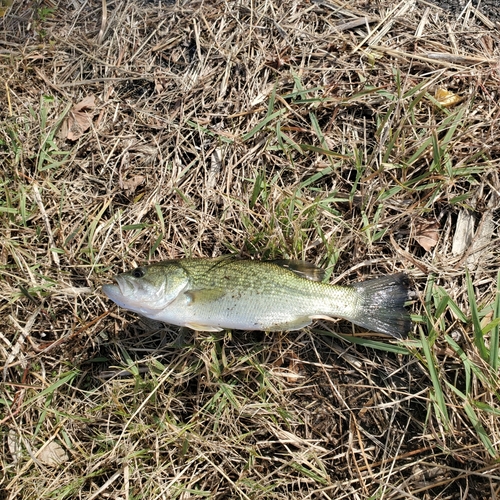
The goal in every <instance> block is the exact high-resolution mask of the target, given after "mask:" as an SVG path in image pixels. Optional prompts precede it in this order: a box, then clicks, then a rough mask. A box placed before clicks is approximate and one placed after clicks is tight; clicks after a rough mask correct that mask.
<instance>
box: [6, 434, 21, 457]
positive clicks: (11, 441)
mask: <svg viewBox="0 0 500 500" xmlns="http://www.w3.org/2000/svg"><path fill="white" fill-rule="evenodd" d="M7 444H8V446H9V451H10V454H11V456H12V463H14V464H17V462H19V460H20V459H21V458H22V451H21V440H20V437H19V434H18V433H17V432H16V431H15V430H14V429H10V430H9V433H8V434H7Z"/></svg>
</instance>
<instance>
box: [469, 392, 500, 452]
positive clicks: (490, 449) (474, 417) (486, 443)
mask: <svg viewBox="0 0 500 500" xmlns="http://www.w3.org/2000/svg"><path fill="white" fill-rule="evenodd" d="M464 410H465V413H467V416H468V417H469V420H470V421H471V423H472V425H473V426H474V429H475V431H476V432H477V434H478V436H479V439H480V440H481V441H482V443H483V444H484V447H485V448H486V449H487V450H488V453H489V454H490V455H491V456H492V457H494V458H496V457H497V455H498V454H497V452H496V450H495V448H494V447H493V443H492V442H491V440H490V438H489V436H488V434H487V433H486V430H485V429H484V427H483V425H482V424H481V422H480V421H479V418H478V417H477V415H476V412H475V411H474V408H473V407H472V405H471V404H470V403H469V401H466V403H465V404H464Z"/></svg>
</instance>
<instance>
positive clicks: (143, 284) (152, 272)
mask: <svg viewBox="0 0 500 500" xmlns="http://www.w3.org/2000/svg"><path fill="white" fill-rule="evenodd" d="M188 281H189V279H188V276H187V274H186V272H185V271H184V269H183V268H182V267H180V266H178V265H176V264H175V263H172V264H168V263H162V264H154V265H151V266H143V267H136V268H135V269H132V270H131V271H128V272H126V273H122V274H118V275H116V276H115V277H114V284H109V285H104V286H103V287H102V291H103V292H104V294H105V295H106V296H107V297H108V298H110V299H111V300H112V301H113V302H115V303H116V304H117V305H119V306H120V307H123V308H124V309H128V310H130V311H134V312H136V313H139V314H142V315H143V316H146V317H153V316H154V315H155V314H157V313H159V312H161V311H163V310H164V309H165V308H166V307H167V306H168V305H169V304H170V303H171V302H172V301H174V300H175V299H176V298H177V296H178V295H179V294H180V293H182V291H183V290H185V288H186V287H187V285H188Z"/></svg>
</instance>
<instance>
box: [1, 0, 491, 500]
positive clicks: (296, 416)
mask: <svg viewBox="0 0 500 500" xmlns="http://www.w3.org/2000/svg"><path fill="white" fill-rule="evenodd" d="M103 7H104V9H103ZM47 9H52V10H50V11H49V10H47ZM499 44H500V37H499V32H498V30H497V29H496V27H495V25H494V24H493V23H491V22H489V20H488V19H487V18H485V17H484V16H481V15H480V13H477V12H476V11H475V10H474V9H473V8H472V7H470V6H469V8H468V10H467V11H466V15H464V16H463V17H462V18H461V19H460V20H458V21H457V20H456V19H452V18H450V17H447V15H446V13H445V12H443V11H442V10H440V9H438V8H437V7H435V6H432V5H431V4H428V3H426V2H424V1H417V2H405V1H404V2H399V3H394V2H389V1H385V0H383V1H380V2H377V3H376V4H375V3H374V2H365V1H361V0H356V1H353V2H336V1H335V0H333V1H312V2H297V1H286V2H282V3H281V2H280V3H278V2H274V3H273V2H267V1H261V0H256V1H254V2H252V3H250V2H248V3H238V2H228V1H226V2H223V1H221V2H215V1H214V2H201V1H200V2H197V1H191V2H185V3H175V4H164V3H161V4H160V3H158V2H146V1H144V2H139V1H133V0H123V1H110V2H107V3H106V2H98V1H96V0H89V1H87V2H80V1H78V0H73V1H70V2H57V0H56V1H50V2H45V3H41V4H34V3H24V2H20V3H17V4H15V5H14V6H12V7H11V8H10V10H8V11H7V15H6V16H5V17H3V18H1V19H0V74H1V79H0V81H1V82H2V83H1V86H0V96H1V102H2V103H4V105H3V106H2V107H1V109H0V119H1V122H2V123H1V124H0V140H1V141H2V142H1V143H0V162H1V164H2V171H1V173H0V181H1V184H2V193H3V195H1V196H0V204H1V207H2V211H0V220H1V226H0V228H1V229H0V230H1V240H0V265H1V268H0V269H1V271H0V280H1V289H0V300H1V302H0V315H1V316H0V318H1V321H0V323H1V324H2V325H3V326H2V327H0V356H1V357H3V358H4V368H3V380H4V382H3V384H2V386H1V393H0V401H1V408H2V414H0V419H1V420H2V425H1V431H2V435H3V441H2V446H3V454H2V467H1V472H0V491H1V492H2V493H0V497H2V498H6V499H7V498H8V499H14V498H25V499H30V498H61V499H62V498H84V499H89V500H90V499H95V498H116V499H118V498H126V499H132V498H148V499H152V498H180V499H188V498H199V497H209V498H219V499H223V498H247V499H248V498H252V499H267V498H276V499H278V498H304V499H306V498H335V499H342V498H352V499H357V498H371V497H373V498H384V499H396V498H433V499H434V498H439V499H446V498H454V499H456V498H461V499H465V498H484V499H486V498H496V497H497V496H498V495H499V494H500V490H499V486H498V485H499V484H500V483H499V479H500V472H499V471H498V466H497V460H498V444H499V442H500V431H499V429H498V423H497V419H498V417H497V415H498V411H499V408H500V406H499V404H498V400H497V397H498V394H497V393H495V391H494V390H492V389H491V387H492V386H493V387H494V386H495V384H496V378H495V377H496V375H495V374H494V373H490V374H489V376H491V377H490V378H491V380H492V382H491V385H489V386H486V384H485V383H484V381H483V380H479V379H477V378H473V387H472V390H471V400H474V401H479V402H482V403H484V404H487V405H489V408H491V409H493V413H492V412H491V411H490V412H488V411H484V412H482V413H480V424H481V425H482V428H483V430H484V431H485V432H486V433H487V434H488V436H489V437H490V439H491V441H492V442H493V445H494V449H495V450H496V452H497V454H496V456H495V457H492V456H491V454H489V453H488V452H487V450H486V449H485V446H484V443H483V442H482V441H481V439H480V438H479V431H478V428H479V427H476V428H474V426H473V425H472V424H471V421H470V419H468V417H467V414H466V412H465V411H464V407H463V402H462V401H461V400H460V398H459V397H458V396H457V395H456V393H454V392H453V391H452V390H450V389H449V388H448V387H447V386H446V385H445V381H451V383H452V384H453V385H454V386H456V387H459V388H461V389H462V390H463V387H464V385H465V378H464V377H465V371H464V365H463V364H462V363H461V362H460V360H459V359H458V357H457V355H456V353H455V352H454V351H453V350H451V349H450V348H449V346H448V344H447V343H446V342H445V340H444V334H445V333H447V334H449V335H451V336H452V337H453V338H454V339H455V340H456V341H457V342H459V343H460V345H461V347H462V349H463V350H464V352H465V353H466V356H467V357H468V359H470V360H472V361H473V362H474V363H476V365H477V366H479V367H482V368H484V370H485V373H486V372H488V368H487V366H486V363H485V362H484V361H482V360H481V358H480V357H479V355H478V353H477V351H476V348H475V346H474V343H473V336H472V328H471V325H470V323H467V324H464V323H462V322H460V321H459V319H458V318H457V316H456V314H454V313H453V312H450V310H447V312H446V313H445V315H444V316H443V317H442V318H441V320H440V321H441V322H440V321H436V325H438V326H439V331H440V332H441V334H440V337H439V338H438V339H437V341H436V342H435V343H434V344H433V352H434V354H435V356H436V359H437V360H438V363H439V370H440V377H441V379H442V380H443V387H444V390H445V391H446V398H447V399H446V401H447V404H448V408H449V411H450V418H451V422H450V426H449V428H445V427H444V426H443V424H442V421H441V420H440V419H439V418H438V417H437V415H436V410H435V406H434V405H433V403H432V400H433V397H434V396H433V394H434V392H433V389H432V384H431V380H430V378H429V373H428V371H427V369H426V363H425V359H423V358H422V356H419V355H418V352H419V351H418V350H417V349H416V348H415V347H412V344H410V347H409V348H410V350H412V353H413V354H414V355H413V356H402V355H400V354H397V353H391V352H384V351H381V350H374V349H370V348H368V347H363V346H359V345H353V344H350V343H348V342H345V341H344V340H341V339H337V338H335V337H329V336H325V335H319V334H318V333H317V331H314V332H313V331H310V330H304V331H302V332H294V333H288V334H286V335H285V334H283V335H273V336H267V335H264V334H261V333H255V332H254V333H251V334H250V333H239V332H238V333H236V332H235V333H233V334H232V335H229V334H228V335H226V336H212V335H208V334H197V335H196V336H190V335H188V336H187V337H186V338H183V339H181V340H180V341H179V340H178V341H176V340H175V339H176V337H177V335H178V332H177V329H175V328H169V327H165V326H163V325H157V324H153V323H151V322H144V321H137V318H136V317H135V316H134V315H132V314H128V313H126V312H124V311H118V310H116V309H115V308H113V307H112V305H111V304H110V303H109V302H108V301H107V300H105V298H104V297H103V296H102V295H101V294H100V292H99V287H100V286H101V285H102V284H103V283H105V282H107V281H109V279H110V277H111V276H112V274H114V273H116V272H119V271H121V270H125V269H127V268H130V267H131V266H133V265H135V264H137V263H141V262H145V261H148V260H161V259H165V258H177V257H183V256H217V255H220V254H225V253H232V252H240V253H242V254H243V255H246V256H251V257H256V258H272V257H278V256H279V257H293V258H304V259H307V260H310V261H313V262H316V263H317V264H319V265H323V266H325V267H328V269H329V271H330V272H333V273H334V275H335V276H337V278H335V280H338V281H342V282H344V283H345V282H349V281H352V280H355V279H359V278H360V277H364V276H366V275H368V274H370V273H373V274H384V273H389V272H393V271H395V270H406V271H407V272H409V273H410V274H411V275H412V277H413V279H414V283H415V290H416V293H417V295H416V301H415V305H414V313H415V314H416V315H417V319H418V315H423V314H424V310H423V308H422V305H423V302H424V289H425V286H426V281H427V277H428V275H429V274H430V273H434V274H435V276H436V282H437V283H438V284H439V285H441V286H443V287H444V288H445V289H446V291H447V293H448V294H449V296H450V297H451V298H452V299H453V300H454V301H455V302H456V303H457V304H458V306H459V308H461V310H463V311H465V314H467V315H468V314H470V309H469V299H468V297H467V289H466V284H465V269H466V268H467V269H469V270H470V271H471V273H472V278H473V281H474V286H475V291H476V294H477V295H476V300H477V302H478V304H483V305H487V304H491V303H492V302H493V300H494V296H495V286H496V272H497V269H498V268H499V265H500V257H499V252H498V247H499V233H498V213H499V212H498V209H499V197H500V182H499V152H500V140H499V134H498V129H499V127H498V125H499V118H498V117H499V113H500V108H499V106H498V102H499V96H498V84H499V77H500V73H499V69H500V66H499V55H500V54H499V52H500V45H499ZM439 88H443V89H446V90H447V91H449V92H452V93H453V94H455V95H457V96H459V99H458V101H459V102H458V103H457V104H455V105H454V106H453V107H450V108H442V109H439V106H438V105H436V101H435V100H433V96H434V95H435V91H436V90H437V89H439ZM92 98H94V99H95V105H93V104H92V103H93V101H92ZM82 102H85V103H87V105H86V106H81V105H80V106H79V104H80V103H82ZM91 104H92V105H91ZM273 113H277V114H276V116H274V117H272V118H271V119H270V120H269V121H268V122H267V123H266V124H265V125H264V126H263V127H262V128H260V129H258V130H256V129H255V127H256V126H257V125H259V123H260V124H262V122H263V120H265V119H266V117H269V116H270V115H272V114H273ZM459 113H462V114H459ZM316 124H317V125H316ZM88 125H90V128H88V129H87V128H86V127H88ZM448 132H449V136H448V135H447V134H448ZM432 137H434V139H435V142H434V149H433V144H432V142H429V138H432ZM426 141H427V142H426ZM439 146H442V148H443V150H442V151H440V152H438V151H437V149H439ZM437 156H440V157H441V162H437V161H436V158H437ZM433 160H434V163H433ZM2 198H3V200H2ZM425 228H427V229H425ZM429 228H432V230H430V229H429ZM424 236H425V238H427V239H426V240H425V245H424V246H425V249H424V248H423V247H422V241H423V240H422V238H423V237H424ZM419 241H420V244H419ZM108 309H110V311H109V312H107V311H108ZM486 319H488V318H486ZM490 319H491V316H490ZM320 326H321V328H322V330H321V332H323V333H326V332H328V331H331V330H332V329H333V330H335V331H339V330H340V331H343V332H345V333H350V332H352V330H351V327H350V325H345V324H343V323H339V324H338V325H333V327H334V328H333V327H332V325H327V324H322V325H320ZM436 328H438V327H436ZM415 334H416V337H417V338H418V331H417V330H416V331H415ZM172 342H173V343H172ZM488 373H489V372H488ZM497 388H498V387H497ZM477 408H479V407H477ZM495 411H496V412H497V413H494V412H495ZM477 412H479V409H478V410H477ZM54 457H56V458H55V459H54ZM57 457H59V458H57Z"/></svg>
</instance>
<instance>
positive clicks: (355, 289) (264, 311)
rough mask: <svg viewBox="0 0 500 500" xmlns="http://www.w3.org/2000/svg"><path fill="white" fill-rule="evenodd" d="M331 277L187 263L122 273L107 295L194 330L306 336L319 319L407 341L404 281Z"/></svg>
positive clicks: (229, 260)
mask: <svg viewBox="0 0 500 500" xmlns="http://www.w3.org/2000/svg"><path fill="white" fill-rule="evenodd" d="M323 276H324V272H323V271H322V270H321V269H318V268H317V267H315V266H313V265H312V264H308V263H305V262H301V261H286V260H280V261H257V260H242V259H238V258H234V257H220V258H217V259H180V260H166V261H164V262H159V263H157V264H152V265H149V266H144V267H138V268H136V269H133V270H131V271H129V272H126V273H123V274H119V275H117V276H116V277H115V279H114V281H115V284H110V285H104V286H103V288H102V289H103V292H104V293H105V294H106V295H107V296H108V297H109V298H110V299H111V300H113V301H114V302H116V304H118V305H119V306H120V307H123V308H125V309H129V310H130V311H134V312H136V313H139V314H141V315H143V316H145V317H147V318H151V319H155V320H159V321H164V322H166V323H170V324H172V325H178V326H185V327H189V328H192V329H193V330H202V331H220V330H223V329H232V328H235V329H238V330H263V331H284V330H299V329H301V328H304V327H305V326H307V325H309V324H311V322H312V321H313V320H315V319H327V320H331V319H332V318H344V319H347V320H349V321H351V322H352V323H355V324H356V325H359V326H362V327H364V328H367V329H368V330H372V331H374V332H379V333H384V334H388V335H392V336H393V337H396V338H399V339H403V338H406V336H407V334H408V331H409V329H410V325H411V322H410V315H409V313H408V311H407V310H406V309H405V308H404V303H405V301H406V300H407V299H408V288H407V285H408V280H407V277H406V276H405V275H404V274H402V273H401V274H395V275H392V276H386V277H382V278H376V279H373V280H368V281H363V282H360V283H355V284H353V285H351V286H334V285H329V284H327V283H322V282H321V279H322V278H323Z"/></svg>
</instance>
